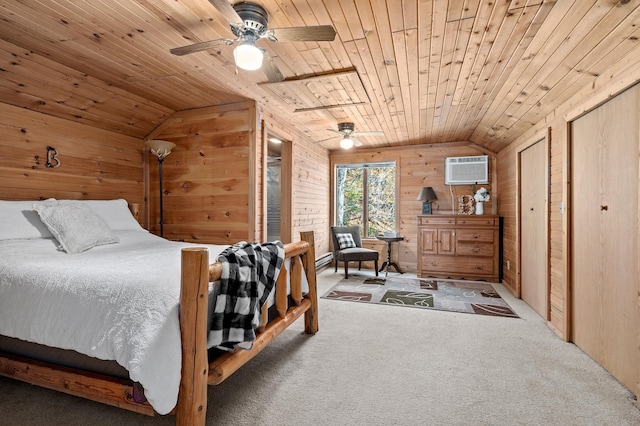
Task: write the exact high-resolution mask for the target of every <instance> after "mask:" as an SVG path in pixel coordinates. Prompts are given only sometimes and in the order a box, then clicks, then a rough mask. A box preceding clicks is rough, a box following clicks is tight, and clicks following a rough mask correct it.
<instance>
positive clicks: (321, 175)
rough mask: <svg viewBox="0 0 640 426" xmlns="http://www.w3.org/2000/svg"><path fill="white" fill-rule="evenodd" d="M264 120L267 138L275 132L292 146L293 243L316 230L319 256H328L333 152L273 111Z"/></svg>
mask: <svg viewBox="0 0 640 426" xmlns="http://www.w3.org/2000/svg"><path fill="white" fill-rule="evenodd" d="M261 118H262V120H261V122H262V123H263V126H264V127H265V131H263V134H264V135H267V134H268V133H273V134H274V135H277V136H278V137H280V138H282V139H284V140H285V141H288V142H287V143H291V145H292V147H291V156H292V159H291V163H292V164H291V194H290V196H291V240H292V241H299V240H300V232H303V231H313V233H314V239H315V250H316V255H321V254H323V253H327V252H328V251H329V244H330V243H329V241H330V239H331V236H330V231H329V227H330V226H331V225H330V223H331V221H330V215H329V208H328V206H329V200H330V194H331V193H330V183H329V152H328V151H327V150H326V149H325V148H323V147H322V146H321V145H320V144H318V143H314V142H312V141H309V140H308V139H307V138H306V136H305V135H304V134H302V133H300V132H299V131H297V129H295V128H293V127H291V125H289V124H288V123H286V121H284V120H283V119H282V118H281V117H279V116H277V115H274V114H272V113H270V112H269V111H266V110H262V111H261ZM263 146H264V144H263ZM283 170H284V169H283ZM265 208H266V206H265ZM264 216H266V212H265V213H264Z"/></svg>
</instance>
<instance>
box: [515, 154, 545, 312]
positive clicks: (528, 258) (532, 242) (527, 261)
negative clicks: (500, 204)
mask: <svg viewBox="0 0 640 426" xmlns="http://www.w3.org/2000/svg"><path fill="white" fill-rule="evenodd" d="M546 221H547V151H546V144H545V142H544V141H539V142H537V143H535V144H533V145H532V146H530V147H529V148H527V149H525V150H524V151H522V152H521V153H520V289H521V297H522V300H524V301H525V302H527V303H528V304H529V306H531V307H532V308H533V309H534V310H535V311H536V312H537V313H538V315H540V316H541V317H542V318H544V319H545V320H547V319H549V318H548V314H547V312H548V303H547V299H548V294H549V292H548V289H547V226H546Z"/></svg>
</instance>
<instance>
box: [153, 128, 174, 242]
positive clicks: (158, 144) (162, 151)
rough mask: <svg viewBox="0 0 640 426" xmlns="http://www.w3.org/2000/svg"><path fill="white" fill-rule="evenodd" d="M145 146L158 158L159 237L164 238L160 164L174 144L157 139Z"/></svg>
mask: <svg viewBox="0 0 640 426" xmlns="http://www.w3.org/2000/svg"><path fill="white" fill-rule="evenodd" d="M146 145H147V146H148V147H149V150H150V151H151V153H152V154H153V155H155V156H157V157H158V173H159V179H160V181H159V185H160V236H161V237H163V236H164V226H163V217H162V163H163V162H164V157H166V156H167V155H169V154H171V150H172V149H173V148H175V146H176V144H175V143H173V142H168V141H161V140H158V139H153V140H150V141H147V142H146Z"/></svg>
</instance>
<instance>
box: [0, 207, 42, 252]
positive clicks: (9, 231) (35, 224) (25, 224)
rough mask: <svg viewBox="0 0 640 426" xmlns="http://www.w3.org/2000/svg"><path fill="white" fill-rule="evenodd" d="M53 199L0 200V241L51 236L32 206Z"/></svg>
mask: <svg viewBox="0 0 640 426" xmlns="http://www.w3.org/2000/svg"><path fill="white" fill-rule="evenodd" d="M51 201H54V199H53V198H50V199H49V200H46V201H5V200H0V241H2V240H22V239H38V238H53V235H52V234H51V232H49V229H48V228H47V227H46V226H45V224H44V223H42V221H41V220H40V218H39V217H38V213H36V212H35V211H33V206H34V205H37V204H43V203H47V202H51Z"/></svg>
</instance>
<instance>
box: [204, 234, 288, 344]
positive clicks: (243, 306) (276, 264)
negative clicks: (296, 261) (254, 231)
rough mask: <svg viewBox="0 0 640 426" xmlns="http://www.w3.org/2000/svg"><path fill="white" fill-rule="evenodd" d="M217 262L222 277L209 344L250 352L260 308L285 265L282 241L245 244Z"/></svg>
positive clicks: (228, 251)
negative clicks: (238, 348)
mask: <svg viewBox="0 0 640 426" xmlns="http://www.w3.org/2000/svg"><path fill="white" fill-rule="evenodd" d="M218 262H220V263H222V276H221V278H220V288H219V290H218V295H217V298H216V303H215V306H214V308H213V319H212V325H211V328H210V330H209V336H208V339H207V340H208V344H209V345H210V346H211V345H213V346H217V347H220V348H229V349H231V348H235V347H238V346H239V347H241V348H245V349H250V348H251V346H252V345H253V341H254V340H255V338H256V334H255V329H256V327H257V326H258V325H260V308H261V307H262V305H263V304H264V302H265V301H266V300H267V298H268V297H269V293H271V290H272V289H273V286H274V285H275V281H276V279H277V278H278V274H279V273H280V269H281V268H282V265H283V263H284V246H283V245H282V243H281V242H280V241H275V242H272V243H264V244H257V243H247V242H244V241H242V242H240V243H236V244H234V245H233V246H231V247H229V248H227V249H226V250H224V251H223V252H222V253H220V255H219V256H218Z"/></svg>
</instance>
